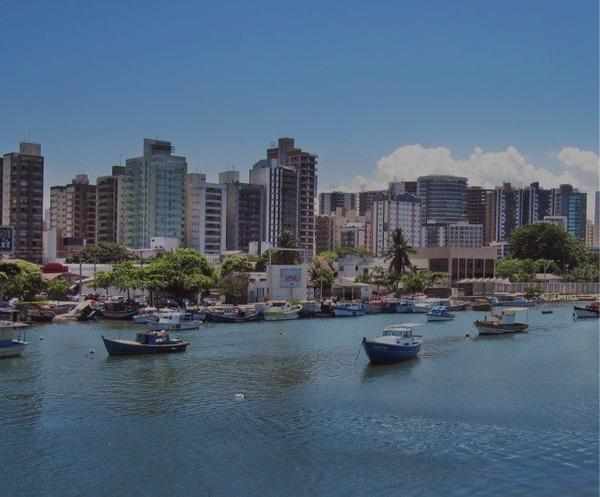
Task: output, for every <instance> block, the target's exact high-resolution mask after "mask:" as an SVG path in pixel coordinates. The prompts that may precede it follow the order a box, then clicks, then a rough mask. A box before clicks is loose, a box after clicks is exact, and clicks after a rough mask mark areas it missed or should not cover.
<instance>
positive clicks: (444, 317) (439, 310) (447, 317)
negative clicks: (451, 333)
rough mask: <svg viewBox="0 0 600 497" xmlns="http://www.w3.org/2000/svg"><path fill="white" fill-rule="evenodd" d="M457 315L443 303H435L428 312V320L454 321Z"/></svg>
mask: <svg viewBox="0 0 600 497" xmlns="http://www.w3.org/2000/svg"><path fill="white" fill-rule="evenodd" d="M455 317H456V316H455V315H454V314H452V313H451V312H448V310H447V309H446V307H444V306H443V305H435V306H433V307H432V308H431V310H430V311H429V312H428V313H427V321H434V322H435V321H452V320H453V319H454V318H455Z"/></svg>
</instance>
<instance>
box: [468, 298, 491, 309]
mask: <svg viewBox="0 0 600 497" xmlns="http://www.w3.org/2000/svg"><path fill="white" fill-rule="evenodd" d="M471 309H472V310H474V311H485V312H489V311H491V310H492V304H491V303H490V302H489V301H487V300H485V299H478V300H476V301H475V302H473V303H471Z"/></svg>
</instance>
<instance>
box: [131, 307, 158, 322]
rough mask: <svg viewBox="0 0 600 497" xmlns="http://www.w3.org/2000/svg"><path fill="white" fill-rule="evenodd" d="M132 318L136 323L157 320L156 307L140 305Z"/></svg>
mask: <svg viewBox="0 0 600 497" xmlns="http://www.w3.org/2000/svg"><path fill="white" fill-rule="evenodd" d="M133 320H134V321H135V322H136V323H138V324H146V323H148V322H150V321H158V309H157V308H156V307H141V308H140V309H138V313H137V314H136V315H135V316H133Z"/></svg>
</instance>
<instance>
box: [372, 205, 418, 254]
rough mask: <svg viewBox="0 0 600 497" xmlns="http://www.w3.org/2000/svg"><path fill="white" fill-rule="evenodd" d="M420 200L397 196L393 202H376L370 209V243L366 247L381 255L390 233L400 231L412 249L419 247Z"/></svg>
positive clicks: (390, 236) (387, 243)
mask: <svg viewBox="0 0 600 497" xmlns="http://www.w3.org/2000/svg"><path fill="white" fill-rule="evenodd" d="M421 221H422V212H421V200H420V199H419V198H418V197H416V196H414V195H410V194H404V195H399V196H398V197H397V198H396V199H395V200H378V201H375V202H373V207H372V208H371V222H370V224H371V226H370V231H369V235H370V243H369V244H368V247H369V248H370V250H371V251H372V252H373V253H374V254H376V255H381V254H382V253H383V252H384V251H385V250H386V249H387V248H388V247H389V245H390V243H391V241H392V233H393V232H394V230H396V229H401V230H402V234H403V235H404V239H405V240H406V242H407V243H408V244H409V245H411V246H412V247H420V246H421Z"/></svg>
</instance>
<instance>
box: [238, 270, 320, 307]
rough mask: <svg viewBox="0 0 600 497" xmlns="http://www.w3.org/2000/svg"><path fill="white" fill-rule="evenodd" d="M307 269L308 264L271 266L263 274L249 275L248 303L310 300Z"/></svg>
mask: <svg viewBox="0 0 600 497" xmlns="http://www.w3.org/2000/svg"><path fill="white" fill-rule="evenodd" d="M308 268H309V266H308V264H299V265H289V266H288V265H275V264H273V265H271V266H267V271H266V272H265V273H250V274H249V282H248V302H264V301H267V300H306V299H309V298H312V292H311V290H310V289H309V288H308Z"/></svg>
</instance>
